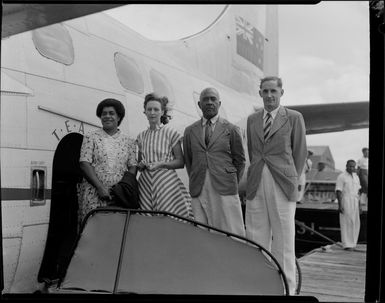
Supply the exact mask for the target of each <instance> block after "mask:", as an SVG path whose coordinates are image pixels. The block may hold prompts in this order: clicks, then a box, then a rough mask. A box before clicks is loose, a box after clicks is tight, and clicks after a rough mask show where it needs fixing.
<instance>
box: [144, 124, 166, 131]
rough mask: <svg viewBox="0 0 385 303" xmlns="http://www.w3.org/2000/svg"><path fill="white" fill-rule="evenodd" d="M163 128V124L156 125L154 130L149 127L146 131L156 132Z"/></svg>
mask: <svg viewBox="0 0 385 303" xmlns="http://www.w3.org/2000/svg"><path fill="white" fill-rule="evenodd" d="M163 126H164V124H163V123H161V124H159V125H157V126H156V128H155V129H151V128H150V126H149V127H148V129H149V130H150V131H157V130H160V129H161V128H162V127H163Z"/></svg>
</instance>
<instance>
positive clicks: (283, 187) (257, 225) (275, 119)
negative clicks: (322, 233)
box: [245, 77, 307, 294]
mask: <svg viewBox="0 0 385 303" xmlns="http://www.w3.org/2000/svg"><path fill="white" fill-rule="evenodd" d="M259 95H260V96H261V97H262V99H263V104H264V108H261V109H259V110H257V111H256V112H255V113H253V114H251V115H250V116H249V117H248V120H247V147H248V152H249V158H250V167H249V169H248V172H247V186H246V214H245V221H246V237H248V238H249V239H250V240H253V241H255V242H257V243H258V244H261V245H262V246H264V247H265V248H267V249H268V250H270V251H271V253H272V254H273V255H274V257H275V258H276V259H277V260H278V262H279V263H280V265H281V266H282V269H283V271H284V272H285V274H286V278H287V280H288V285H289V292H290V294H294V293H295V286H296V281H295V250H294V241H295V219H294V216H295V209H296V201H297V197H298V181H299V180H298V179H299V176H300V175H301V172H302V169H303V167H304V164H305V160H306V155H307V148H306V137H305V134H306V130H305V123H304V120H303V117H302V115H301V114H300V113H299V112H297V111H294V110H290V109H287V108H285V107H283V106H280V98H281V96H282V95H283V89H282V80H281V79H280V78H278V77H266V78H263V79H262V80H261V83H260V90H259Z"/></svg>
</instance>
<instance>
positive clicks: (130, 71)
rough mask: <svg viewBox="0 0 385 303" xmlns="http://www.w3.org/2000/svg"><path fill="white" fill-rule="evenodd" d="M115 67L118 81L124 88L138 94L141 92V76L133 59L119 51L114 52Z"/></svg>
mask: <svg viewBox="0 0 385 303" xmlns="http://www.w3.org/2000/svg"><path fill="white" fill-rule="evenodd" d="M115 68H116V73H117V75H118V78H119V82H120V84H121V85H122V86H123V87H124V88H125V89H128V90H130V91H133V92H135V93H138V94H141V93H143V91H144V82H143V78H142V75H141V73H140V70H139V66H138V64H137V63H136V61H135V60H134V59H132V58H129V57H127V56H126V55H123V54H121V53H115Z"/></svg>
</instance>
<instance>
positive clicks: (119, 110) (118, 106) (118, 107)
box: [96, 98, 126, 126]
mask: <svg viewBox="0 0 385 303" xmlns="http://www.w3.org/2000/svg"><path fill="white" fill-rule="evenodd" d="M110 106H111V107H113V108H114V109H115V111H116V114H117V115H118V117H119V118H120V121H119V122H118V126H119V125H120V123H122V121H123V118H124V115H125V113H126V111H125V109H124V106H123V104H122V102H120V101H119V100H116V99H112V98H108V99H104V100H103V101H101V102H100V103H99V104H98V107H97V108H96V116H97V117H99V118H100V117H101V116H102V112H103V109H104V108H105V107H110Z"/></svg>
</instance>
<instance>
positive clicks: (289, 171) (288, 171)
mask: <svg viewBox="0 0 385 303" xmlns="http://www.w3.org/2000/svg"><path fill="white" fill-rule="evenodd" d="M283 173H284V174H285V176H286V177H298V174H297V171H296V170H295V169H291V168H285V169H284V171H283Z"/></svg>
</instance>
